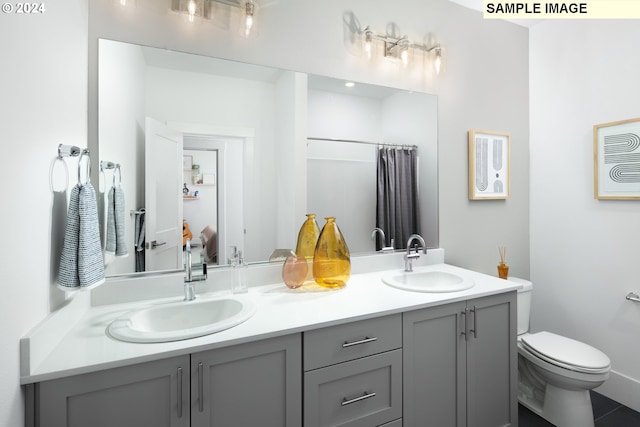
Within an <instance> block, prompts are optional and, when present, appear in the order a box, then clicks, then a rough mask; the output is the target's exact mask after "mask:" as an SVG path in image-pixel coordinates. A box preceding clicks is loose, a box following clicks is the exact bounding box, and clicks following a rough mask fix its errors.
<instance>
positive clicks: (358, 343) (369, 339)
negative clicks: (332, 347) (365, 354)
mask: <svg viewBox="0 0 640 427" xmlns="http://www.w3.org/2000/svg"><path fill="white" fill-rule="evenodd" d="M374 341H378V338H376V337H373V338H369V337H364V339H363V340H360V341H353V342H349V341H345V342H344V344H342V348H347V347H353V346H354V345H360V344H366V343H368V342H374Z"/></svg>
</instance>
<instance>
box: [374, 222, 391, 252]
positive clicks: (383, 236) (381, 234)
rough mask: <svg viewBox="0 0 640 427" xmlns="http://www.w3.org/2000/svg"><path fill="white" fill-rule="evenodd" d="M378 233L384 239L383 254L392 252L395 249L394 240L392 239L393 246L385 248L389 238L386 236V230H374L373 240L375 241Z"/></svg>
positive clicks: (378, 228)
mask: <svg viewBox="0 0 640 427" xmlns="http://www.w3.org/2000/svg"><path fill="white" fill-rule="evenodd" d="M376 233H379V234H380V237H381V238H382V249H380V250H381V251H382V252H390V251H393V250H394V249H395V248H394V244H395V241H394V240H393V239H391V246H385V245H386V244H387V237H386V236H385V235H384V230H382V228H380V227H376V228H374V229H373V232H372V233H371V239H372V240H375V238H376Z"/></svg>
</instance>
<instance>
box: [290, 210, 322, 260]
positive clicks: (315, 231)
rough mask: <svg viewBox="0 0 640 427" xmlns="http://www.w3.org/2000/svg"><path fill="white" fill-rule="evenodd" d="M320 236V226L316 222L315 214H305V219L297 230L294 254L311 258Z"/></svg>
mask: <svg viewBox="0 0 640 427" xmlns="http://www.w3.org/2000/svg"><path fill="white" fill-rule="evenodd" d="M319 236H320V227H318V223H317V222H316V215H315V214H307V220H306V221H305V222H304V223H302V227H300V231H299V232H298V243H297V244H296V255H297V256H298V257H300V258H306V259H307V260H313V253H314V251H315V249H316V243H318V237H319Z"/></svg>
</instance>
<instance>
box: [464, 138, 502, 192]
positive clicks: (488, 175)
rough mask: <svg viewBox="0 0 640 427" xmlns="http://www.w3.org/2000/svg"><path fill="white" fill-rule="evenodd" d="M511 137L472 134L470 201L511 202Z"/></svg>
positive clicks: (470, 148)
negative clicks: (504, 200)
mask: <svg viewBox="0 0 640 427" xmlns="http://www.w3.org/2000/svg"><path fill="white" fill-rule="evenodd" d="M510 149H511V147H510V136H509V134H508V133H502V132H487V131H480V130H470V131H469V199H470V200H493V199H508V198H509V195H510V191H511V189H510V187H511V186H510V182H511V165H510Z"/></svg>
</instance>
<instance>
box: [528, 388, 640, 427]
mask: <svg viewBox="0 0 640 427" xmlns="http://www.w3.org/2000/svg"><path fill="white" fill-rule="evenodd" d="M591 404H592V406H593V418H594V420H595V424H596V427H640V412H636V411H634V410H632V409H630V408H627V407H626V406H624V405H621V404H619V403H618V402H616V401H614V400H611V399H609V398H608V397H606V396H603V395H601V394H599V393H596V392H594V391H592V392H591ZM518 422H519V426H520V427H553V424H551V423H549V422H547V421H546V420H544V419H542V418H540V417H539V416H537V415H536V414H534V413H533V412H531V411H530V410H529V409H527V408H525V407H524V406H522V405H518Z"/></svg>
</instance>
